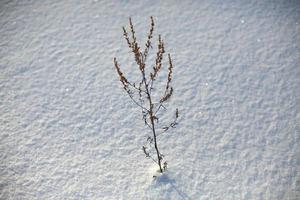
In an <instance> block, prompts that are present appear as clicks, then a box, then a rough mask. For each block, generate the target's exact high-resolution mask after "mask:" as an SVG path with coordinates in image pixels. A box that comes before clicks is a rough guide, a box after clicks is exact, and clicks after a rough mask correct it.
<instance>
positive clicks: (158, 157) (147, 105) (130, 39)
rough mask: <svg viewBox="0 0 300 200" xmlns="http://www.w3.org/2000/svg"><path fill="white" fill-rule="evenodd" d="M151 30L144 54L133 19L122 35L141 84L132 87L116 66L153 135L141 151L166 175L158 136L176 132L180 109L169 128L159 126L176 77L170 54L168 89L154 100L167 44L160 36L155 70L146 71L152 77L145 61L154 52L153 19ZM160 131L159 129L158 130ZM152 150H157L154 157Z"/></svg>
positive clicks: (123, 83)
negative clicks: (128, 29)
mask: <svg viewBox="0 0 300 200" xmlns="http://www.w3.org/2000/svg"><path fill="white" fill-rule="evenodd" d="M150 20H151V26H150V30H149V33H148V38H147V41H146V43H145V47H144V50H141V47H140V46H139V44H138V42H137V38H136V35H135V30H134V26H133V24H132V21H131V18H129V26H130V31H129V32H130V34H131V36H129V33H128V31H127V30H126V28H125V27H123V35H124V38H125V40H126V42H127V44H128V47H129V48H130V49H131V51H132V53H133V54H134V59H135V63H136V64H137V66H138V70H139V71H140V74H141V80H140V82H138V83H133V82H131V81H129V80H128V79H127V78H126V76H125V75H124V73H123V72H122V71H121V68H120V65H119V64H118V62H117V59H116V58H114V65H115V68H116V70H117V73H118V75H119V78H120V81H121V83H122V85H123V88H124V90H125V91H126V93H127V94H128V95H129V97H130V98H131V100H132V101H133V102H134V103H135V104H136V105H137V106H138V107H140V108H141V110H142V114H143V115H142V116H143V121H144V123H145V126H147V127H148V128H149V129H150V130H151V132H152V135H151V136H148V137H147V143H146V145H144V146H143V148H142V150H143V152H144V153H145V155H146V157H147V158H150V159H152V160H153V161H154V162H155V163H157V165H158V166H159V172H160V173H163V172H164V171H165V170H166V169H167V165H168V164H167V162H166V161H164V155H163V154H162V153H161V152H160V151H159V148H158V136H160V135H161V134H163V133H165V132H167V131H169V130H170V129H171V128H175V127H176V125H177V119H178V115H179V113H178V109H176V111H175V117H174V118H175V119H174V121H172V122H171V123H170V124H168V125H165V126H161V125H160V124H159V117H158V116H159V113H160V112H161V111H166V110H167V109H166V107H165V103H167V102H168V100H170V98H171V96H172V94H173V87H172V86H171V82H172V73H173V64H172V59H171V55H170V54H168V62H169V67H168V76H167V80H166V86H165V88H164V92H163V94H162V95H161V98H160V99H155V98H154V96H153V92H154V91H153V90H154V82H155V80H156V78H157V76H158V73H159V72H160V71H161V69H162V60H163V57H164V53H165V48H164V42H163V40H162V39H161V35H159V36H158V45H157V53H156V59H155V63H154V65H153V66H152V69H151V68H150V69H147V70H148V71H149V72H150V73H149V74H147V73H146V60H147V57H148V54H149V50H150V49H152V42H151V39H152V38H153V32H154V20H153V17H151V18H150ZM158 127H160V128H158ZM153 149H155V153H154V155H152V154H153V153H152V152H153Z"/></svg>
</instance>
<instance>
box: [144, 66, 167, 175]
mask: <svg viewBox="0 0 300 200" xmlns="http://www.w3.org/2000/svg"><path fill="white" fill-rule="evenodd" d="M142 74H143V79H144V84H145V89H146V93H147V96H148V100H149V106H150V108H149V115H150V121H151V127H152V133H153V139H154V147H155V150H156V154H157V161H158V162H157V163H158V166H159V171H160V173H163V170H162V167H161V157H160V152H159V150H158V145H157V140H156V132H155V124H154V116H153V104H152V98H151V95H150V92H149V89H148V84H147V80H146V77H145V72H142Z"/></svg>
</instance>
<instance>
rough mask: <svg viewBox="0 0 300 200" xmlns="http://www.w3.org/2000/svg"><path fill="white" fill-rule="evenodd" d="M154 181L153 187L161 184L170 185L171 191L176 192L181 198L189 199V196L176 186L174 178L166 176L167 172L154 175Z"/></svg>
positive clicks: (183, 199)
mask: <svg viewBox="0 0 300 200" xmlns="http://www.w3.org/2000/svg"><path fill="white" fill-rule="evenodd" d="M154 182H155V183H154V185H155V187H160V186H162V185H170V186H171V187H170V189H171V190H172V191H175V193H177V194H178V196H179V197H180V198H181V199H182V200H191V198H190V197H189V196H188V195H187V194H186V193H185V192H184V191H182V190H181V189H180V188H179V187H178V185H177V184H176V180H175V179H173V178H171V177H170V176H168V174H167V173H164V174H161V175H160V176H156V177H155V179H154ZM172 191H169V192H172Z"/></svg>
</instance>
